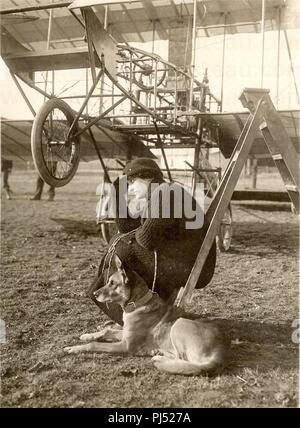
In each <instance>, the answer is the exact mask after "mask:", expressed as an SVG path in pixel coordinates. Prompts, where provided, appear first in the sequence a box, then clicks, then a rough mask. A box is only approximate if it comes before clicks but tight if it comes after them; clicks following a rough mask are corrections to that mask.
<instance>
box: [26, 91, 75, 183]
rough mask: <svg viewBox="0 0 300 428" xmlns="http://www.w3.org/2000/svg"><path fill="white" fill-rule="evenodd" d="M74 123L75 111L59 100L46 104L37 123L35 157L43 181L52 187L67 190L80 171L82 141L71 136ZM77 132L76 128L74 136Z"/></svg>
mask: <svg viewBox="0 0 300 428" xmlns="http://www.w3.org/2000/svg"><path fill="white" fill-rule="evenodd" d="M73 120H74V114H73V111H72V109H71V108H70V107H69V105H68V104H67V103H65V102H64V101H62V100H60V99H58V98H51V99H50V100H48V101H46V102H45V103H44V104H43V105H42V107H41V108H40V109H39V111H38V112H37V114H36V117H35V119H34V122H33V126H32V131H31V150H32V156H33V160H34V163H35V166H36V168H37V170H38V172H39V174H40V176H41V178H42V179H43V180H44V181H45V182H46V183H47V184H49V185H50V186H55V187H61V186H64V185H65V184H67V183H69V181H70V180H71V179H72V178H73V176H74V174H75V173H76V171H77V168H78V164H79V160H80V141H79V138H78V137H77V138H72V136H68V134H69V130H70V127H71V124H72V122H73ZM77 130H78V128H77V126H75V128H74V130H73V135H74V134H75V133H76V132H77Z"/></svg>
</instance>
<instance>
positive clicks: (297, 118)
mask: <svg viewBox="0 0 300 428" xmlns="http://www.w3.org/2000/svg"><path fill="white" fill-rule="evenodd" d="M278 113H279V114H280V118H281V120H282V123H283V125H284V127H285V129H286V131H287V133H288V135H289V137H290V139H291V141H292V143H293V144H294V146H295V148H296V150H297V152H298V153H299V152H300V150H299V149H300V131H299V125H300V110H281V111H279V112H278ZM248 115H249V113H247V112H242V113H209V114H208V115H207V119H208V120H209V121H210V122H211V123H212V124H213V125H214V126H217V127H218V130H219V131H218V134H219V135H218V141H217V144H218V146H219V147H220V150H221V152H222V154H223V155H224V156H225V158H229V157H230V156H231V154H232V152H233V149H234V147H235V145H236V142H237V140H238V138H239V136H240V134H241V131H242V129H243V127H244V125H245V123H246V121H247V118H248ZM250 154H253V155H255V156H256V157H260V156H262V157H264V156H265V155H267V154H268V155H269V151H268V149H267V146H266V145H265V142H264V140H263V137H262V135H261V133H260V131H259V130H258V131H257V133H256V135H255V139H254V143H253V146H252V148H251V151H250Z"/></svg>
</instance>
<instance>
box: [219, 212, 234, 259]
mask: <svg viewBox="0 0 300 428" xmlns="http://www.w3.org/2000/svg"><path fill="white" fill-rule="evenodd" d="M231 238H232V209H231V205H229V206H228V208H227V210H226V211H225V215H224V218H223V220H222V222H221V224H220V227H219V233H218V235H217V245H218V248H219V250H220V251H221V252H226V251H228V250H229V248H230V244H231Z"/></svg>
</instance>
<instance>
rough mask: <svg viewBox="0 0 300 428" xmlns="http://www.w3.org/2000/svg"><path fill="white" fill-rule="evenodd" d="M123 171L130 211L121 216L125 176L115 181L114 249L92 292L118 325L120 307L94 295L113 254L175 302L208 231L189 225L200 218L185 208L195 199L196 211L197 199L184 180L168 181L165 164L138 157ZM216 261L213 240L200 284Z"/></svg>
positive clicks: (209, 275) (111, 247)
mask: <svg viewBox="0 0 300 428" xmlns="http://www.w3.org/2000/svg"><path fill="white" fill-rule="evenodd" d="M123 174H124V176H126V177H124V176H123V178H124V179H127V184H128V195H129V196H130V197H131V202H130V203H128V205H127V206H126V213H125V214H126V215H124V213H123V214H122V215H121V213H120V207H121V206H122V203H123V204H124V203H125V201H126V195H124V192H121V187H122V186H121V180H123V178H122V177H120V178H119V179H117V180H116V182H115V183H114V186H115V189H116V195H117V197H116V201H117V203H116V207H115V210H116V224H117V226H118V230H119V233H118V234H117V235H115V236H114V237H113V238H112V240H111V242H110V245H109V250H108V252H107V254H106V256H105V257H104V258H103V259H102V261H101V263H100V267H99V272H98V276H97V278H96V279H95V281H94V282H93V284H92V286H91V287H90V289H89V291H88V295H89V296H90V297H91V298H92V299H93V300H94V301H95V303H96V304H97V305H98V306H99V307H101V309H102V310H103V311H104V312H105V313H106V314H107V315H108V316H109V317H110V318H111V319H113V320H114V321H116V322H117V323H119V324H122V310H121V308H120V307H119V306H118V305H114V304H109V305H108V306H107V305H105V304H101V303H99V302H97V301H96V299H95V298H94V296H93V292H94V291H96V290H97V289H98V288H100V287H102V286H103V285H104V284H105V283H106V281H107V279H108V278H109V276H110V275H111V274H112V273H113V272H112V269H113V266H112V259H113V256H114V254H117V255H118V256H119V258H120V259H121V261H122V263H123V264H124V265H125V266H126V267H127V268H129V269H132V270H134V271H135V272H136V273H137V274H139V275H140V276H141V277H142V278H143V279H144V280H145V281H146V283H147V284H148V286H149V289H151V290H152V291H155V292H157V293H158V294H159V295H160V297H161V298H162V299H163V300H165V301H168V302H169V303H170V302H173V301H174V299H175V298H176V295H177V293H178V291H179V288H180V287H184V285H185V283H186V281H187V279H188V276H189V274H190V272H191V269H192V267H193V265H194V262H195V259H196V257H197V254H198V252H199V249H200V245H201V243H202V241H203V238H204V233H205V223H204V226H203V223H201V224H200V226H198V227H196V228H190V224H191V222H192V221H193V220H194V221H195V220H196V219H195V218H194V219H193V218H191V217H190V216H189V217H187V215H186V209H185V207H184V206H183V205H184V203H186V201H188V200H190V201H192V205H193V209H192V210H191V212H192V213H195V212H197V211H196V209H195V208H196V204H197V202H196V201H195V199H194V198H192V197H191V195H189V199H188V197H187V193H186V192H187V191H186V190H185V189H184V188H183V187H182V186H180V185H179V184H175V183H167V182H165V181H164V180H163V174H162V172H161V170H160V168H159V167H158V165H157V164H156V163H155V162H154V161H153V160H152V159H149V158H138V159H134V160H133V161H131V162H129V163H128V164H127V165H126V166H125V168H124V171H123ZM123 187H124V186H123ZM170 187H171V189H173V190H171V189H170ZM176 190H180V191H178V192H177V191H176ZM178 195H179V196H178ZM132 197H133V198H132ZM179 198H180V199H179ZM119 201H121V203H120V202H119ZM180 205H181V206H180ZM198 208H199V206H198ZM202 214H203V213H202ZM202 226H203V227H202ZM215 263H216V245H215V243H214V244H213V246H212V248H211V250H210V252H209V255H208V257H207V259H206V262H205V264H204V267H203V270H202V272H201V275H200V277H199V280H198V284H197V288H202V287H205V286H206V285H207V284H208V283H209V282H210V280H211V278H212V276H213V273H214V269H215Z"/></svg>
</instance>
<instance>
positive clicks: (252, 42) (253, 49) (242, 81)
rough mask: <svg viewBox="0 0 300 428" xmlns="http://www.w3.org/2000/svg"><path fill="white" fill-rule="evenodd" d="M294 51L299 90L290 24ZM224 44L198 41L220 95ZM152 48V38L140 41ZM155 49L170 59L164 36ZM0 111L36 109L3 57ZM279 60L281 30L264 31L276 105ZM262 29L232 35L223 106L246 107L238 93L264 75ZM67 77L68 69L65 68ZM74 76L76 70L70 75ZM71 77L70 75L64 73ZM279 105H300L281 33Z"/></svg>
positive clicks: (298, 41) (297, 40) (296, 36)
mask: <svg viewBox="0 0 300 428" xmlns="http://www.w3.org/2000/svg"><path fill="white" fill-rule="evenodd" d="M287 33H288V38H289V41H290V48H291V55H292V61H293V67H294V71H295V77H296V80H297V83H298V91H299V92H300V55H299V46H300V30H288V32H287ZM222 44H223V36H215V37H210V38H198V39H197V43H196V69H195V71H196V77H197V78H198V80H202V77H203V74H204V70H205V69H206V68H207V69H208V77H209V81H210V89H211V91H212V93H213V94H214V95H216V96H217V97H218V98H220V94H221V70H222ZM136 46H138V47H141V48H143V49H145V50H149V51H151V47H152V45H151V44H146V45H144V46H141V45H136ZM155 52H156V53H158V54H159V55H161V56H162V57H163V58H165V59H167V44H166V42H158V41H157V42H156V43H155ZM0 61H1V62H0V82H1V84H0V100H1V101H0V112H1V116H2V117H6V118H10V119H30V118H32V115H31V113H30V111H29V110H28V107H27V106H26V104H25V102H24V100H23V98H22V97H21V95H20V94H19V91H18V89H17V88H16V86H15V84H14V82H13V80H12V78H11V76H10V74H9V70H8V69H7V67H6V65H5V64H4V62H3V60H2V59H1V60H0ZM276 64H277V32H273V31H270V32H267V33H265V58H264V85H263V86H264V87H265V88H267V89H270V91H271V92H270V94H271V97H272V99H273V102H274V104H275V105H277V100H276V67H277V66H276ZM260 70H261V35H260V34H235V35H228V36H227V39H226V51H225V73H224V86H223V90H224V108H223V110H224V111H242V110H243V108H242V106H241V104H240V101H239V99H238V97H239V96H240V94H241V92H242V90H243V88H245V87H260V81H261V73H260ZM65 75H67V76H68V78H69V77H70V76H71V75H72V73H71V72H70V71H68V72H67V73H65ZM72 78H73V79H75V77H74V76H72ZM66 80H67V79H66ZM25 90H26V93H27V95H28V96H29V99H30V100H31V101H32V103H33V105H34V107H35V108H38V107H39V106H40V105H41V104H42V103H43V97H41V96H37V94H36V92H34V91H32V90H31V89H29V90H28V89H27V88H26V89H25ZM278 108H279V109H299V108H300V106H299V104H298V102H297V97H296V91H295V86H294V80H293V76H292V73H291V67H290V61H289V57H288V53H287V49H286V43H285V39H284V36H283V33H282V35H281V45H280V83H279V100H278Z"/></svg>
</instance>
